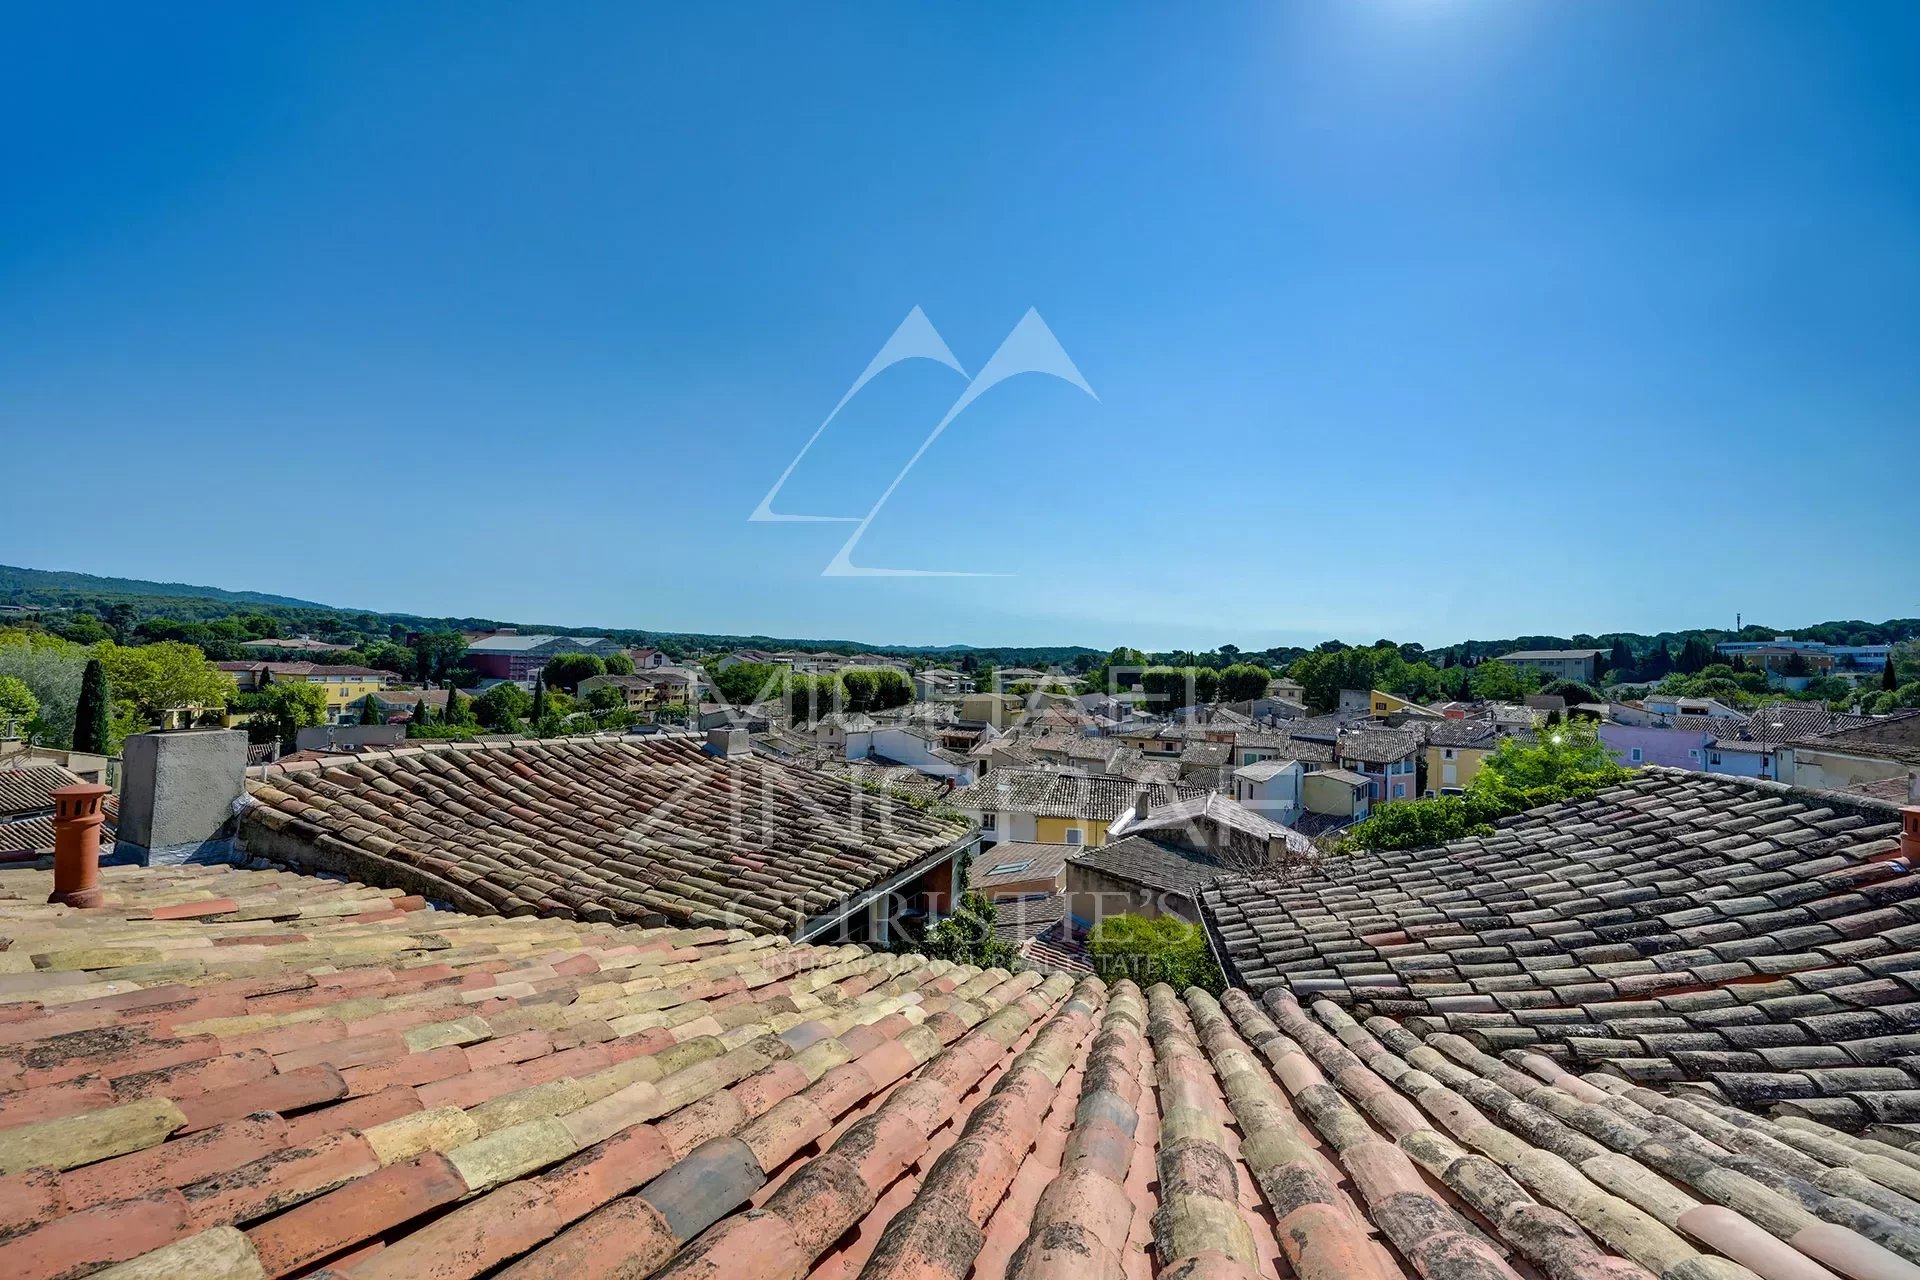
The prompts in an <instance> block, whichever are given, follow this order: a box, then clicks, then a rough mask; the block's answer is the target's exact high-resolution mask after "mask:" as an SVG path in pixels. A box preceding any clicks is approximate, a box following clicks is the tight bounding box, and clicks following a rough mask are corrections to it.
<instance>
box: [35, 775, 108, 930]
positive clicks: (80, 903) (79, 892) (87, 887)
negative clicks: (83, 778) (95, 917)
mask: <svg viewBox="0 0 1920 1280" xmlns="http://www.w3.org/2000/svg"><path fill="white" fill-rule="evenodd" d="M112 794H113V788H111V787H103V786H101V785H100V784H99V783H97V782H76V783H74V784H73V785H72V786H70V787H61V788H60V789H59V790H58V791H55V792H54V793H53V892H52V893H50V894H48V895H47V901H48V902H58V903H62V904H64V905H66V906H69V907H97V906H99V905H101V902H102V901H103V899H102V895H101V893H100V824H101V823H103V822H105V821H106V818H107V814H106V800H107V797H108V796H110V795H112Z"/></svg>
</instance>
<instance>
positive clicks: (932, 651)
mask: <svg viewBox="0 0 1920 1280" xmlns="http://www.w3.org/2000/svg"><path fill="white" fill-rule="evenodd" d="M0 604H10V605H37V606H41V607H57V608H68V609H79V610H84V611H91V612H97V613H102V614H104V613H105V612H107V611H108V610H109V609H112V608H113V607H114V606H116V605H124V606H130V607H132V608H133V609H134V611H135V612H136V614H137V615H138V616H139V617H140V618H143V619H145V618H156V617H165V618H175V619H179V620H181V621H205V620H208V619H213V618H223V617H226V616H227V615H229V614H232V613H235V612H257V613H264V614H267V615H269V616H271V617H273V618H274V619H275V620H276V621H277V622H279V623H280V625H281V634H283V635H286V634H299V633H305V634H312V635H316V636H322V637H324V638H327V639H334V640H341V641H344V642H348V643H353V642H357V641H360V640H369V639H387V638H389V637H390V636H392V635H394V634H396V633H405V632H410V631H447V630H453V631H478V630H487V629H491V628H494V627H503V626H517V627H519V628H520V629H521V630H522V631H543V632H553V633H555V634H558V635H603V636H612V637H614V638H615V639H617V640H619V641H621V642H622V643H625V644H648V645H657V646H660V647H661V648H664V649H667V650H669V651H672V652H676V653H678V652H701V651H711V650H716V649H804V650H807V651H809V652H828V653H876V652H878V653H895V654H914V655H918V656H921V657H926V658H933V659H941V658H951V659H952V660H953V661H955V662H958V661H960V660H961V659H963V658H965V657H967V656H969V655H971V656H972V657H974V658H975V659H976V660H979V661H982V662H986V663H989V664H991V665H1000V666H1006V665H1018V666H1037V667H1043V668H1044V667H1051V666H1062V667H1064V666H1069V665H1072V664H1073V662H1074V659H1076V658H1084V657H1088V656H1093V657H1103V656H1104V654H1105V651H1104V650H1096V649H1091V648H1087V647H1085V646H1082V645H1032V646H1029V645H964V644H955V645H887V644H878V643H874V642H871V641H862V640H819V639H811V638H808V637H805V636H770V635H721V634H711V633H706V632H697V631H651V630H646V629H641V628H633V627H592V626H577V625H575V626H569V625H562V624H556V623H548V622H539V621H525V620H522V621H515V620H512V619H506V618H479V617H464V618H452V617H428V616H425V615H422V614H412V613H377V612H373V611H370V610H361V609H347V608H341V607H339V606H335V605H326V604H318V603H316V602H314V601H311V600H298V599H295V598H293V597H291V596H279V595H271V594H268V593H265V592H259V591H228V590H225V589H223V588H220V587H204V586H195V585H192V584H189V583H183V582H149V581H146V580H144V579H140V578H108V577H100V576H97V575H94V574H90V573H69V572H60V571H54V570H47V569H25V568H19V567H16V566H12V565H0ZM1787 632H1792V633H1793V634H1794V635H1797V636H1799V637H1801V638H1802V639H1808V640H1822V641H1826V642H1828V643H1833V644H1872V643H1882V642H1890V641H1900V640H1908V639H1912V638H1914V637H1917V636H1920V619H1916V618H1890V619H1888V620H1887V621H1885V622H1865V621H1861V620H1858V619H1849V620H1845V621H1840V620H1830V621H1826V622H1818V623H1814V624H1812V625H1809V626H1799V627H1773V626H1768V625H1765V624H1760V623H1748V624H1747V625H1746V626H1745V627H1743V628H1742V629H1741V630H1740V632H1739V633H1738V636H1739V638H1742V639H1749V640H1755V639H1765V638H1767V637H1769V636H1772V635H1775V634H1785V633H1787ZM1734 636H1735V632H1734V631H1733V630H1732V629H1731V628H1725V629H1716V628H1699V629H1693V630H1678V631H1662V632H1659V633H1658V634H1654V635H1648V634H1643V633H1639V632H1630V631H1621V632H1614V631H1608V632H1602V633H1600V634H1597V635H1589V634H1585V633H1581V634H1576V635H1573V636H1549V635H1529V636H1514V637H1510V638H1506V639H1473V640H1462V641H1458V642H1455V643H1454V644H1452V645H1447V646H1440V647H1436V648H1434V649H1432V650H1431V651H1430V652H1432V653H1434V654H1436V655H1438V654H1440V653H1442V652H1444V651H1445V650H1447V649H1453V650H1456V651H1457V652H1456V656H1457V657H1460V658H1464V659H1467V660H1477V659H1480V658H1488V657H1495V656H1497V655H1499V654H1501V653H1505V652H1508V651H1509V650H1512V649H1546V648H1561V647H1568V646H1574V647H1586V646H1592V647H1595V648H1607V647H1608V646H1610V645H1611V644H1612V643H1613V642H1614V640H1615V639H1616V638H1617V639H1620V640H1624V641H1625V642H1626V644H1627V646H1628V648H1630V649H1631V650H1633V652H1634V653H1635V654H1644V653H1646V652H1648V651H1650V650H1651V649H1652V648H1653V646H1654V645H1655V644H1656V643H1657V644H1663V645H1666V646H1667V647H1669V648H1672V649H1677V648H1678V647H1679V646H1681V645H1683V644H1685V643H1686V641H1687V639H1688V638H1689V637H1698V638H1701V639H1705V640H1707V641H1709V642H1712V641H1714V640H1721V639H1731V638H1734ZM1417 647H1418V646H1409V648H1417ZM1234 652H1235V653H1236V654H1238V653H1240V651H1239V650H1235V651H1234ZM1303 652H1305V650H1303V649H1291V648H1289V649H1267V650H1255V651H1248V652H1247V653H1246V655H1245V656H1247V657H1251V658H1260V659H1263V660H1265V661H1267V662H1268V663H1269V664H1271V665H1277V664H1280V663H1285V662H1287V661H1290V660H1292V659H1293V658H1295V657H1297V656H1299V655H1300V654H1301V653H1303ZM1166 656H1167V657H1168V658H1169V659H1170V660H1173V661H1179V662H1186V661H1196V660H1201V659H1205V660H1208V661H1210V662H1218V663H1219V665H1226V663H1227V662H1230V661H1232V660H1233V658H1232V656H1231V655H1223V654H1221V653H1214V654H1194V655H1166ZM1412 660H1413V659H1412V658H1409V661H1412Z"/></svg>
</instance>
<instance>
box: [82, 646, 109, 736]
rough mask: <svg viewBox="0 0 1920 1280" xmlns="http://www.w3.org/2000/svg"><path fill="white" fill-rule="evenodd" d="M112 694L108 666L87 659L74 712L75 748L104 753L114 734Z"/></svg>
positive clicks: (93, 659)
mask: <svg viewBox="0 0 1920 1280" xmlns="http://www.w3.org/2000/svg"><path fill="white" fill-rule="evenodd" d="M112 698H113V695H112V690H111V687H110V686H109V685H108V683H107V668H106V666H105V665H104V664H103V663H102V662H101V661H100V659H98V658H88V659H87V667H86V670H85V671H84V672H82V673H81V676H80V701H79V703H78V705H77V706H76V707H75V708H74V713H73V749H74V750H75V751H90V752H93V753H94V754H96V755H104V754H106V751H107V744H108V742H109V741H111V739H112V737H113V701H112Z"/></svg>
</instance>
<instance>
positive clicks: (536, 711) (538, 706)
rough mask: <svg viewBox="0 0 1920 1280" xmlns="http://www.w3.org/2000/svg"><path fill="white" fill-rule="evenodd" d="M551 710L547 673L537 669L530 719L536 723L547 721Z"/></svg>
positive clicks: (534, 676) (534, 678) (534, 677)
mask: <svg viewBox="0 0 1920 1280" xmlns="http://www.w3.org/2000/svg"><path fill="white" fill-rule="evenodd" d="M551 710H552V708H551V707H550V706H549V704H548V699H547V678H546V676H545V674H543V673H541V672H538V671H536V672H534V675H533V713H532V714H531V715H530V716H529V717H528V719H530V720H532V721H533V723H534V724H536V725H537V724H541V723H543V722H545V720H546V718H547V714H548V712H549V711H551Z"/></svg>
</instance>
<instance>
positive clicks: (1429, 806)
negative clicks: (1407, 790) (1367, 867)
mask: <svg viewBox="0 0 1920 1280" xmlns="http://www.w3.org/2000/svg"><path fill="white" fill-rule="evenodd" d="M1497 816H1499V815H1497V814H1493V813H1490V812H1488V811H1487V810H1486V809H1485V808H1484V807H1483V806H1481V805H1479V804H1477V803H1475V802H1474V801H1473V800H1472V799H1471V798H1469V797H1467V796H1436V797H1434V798H1433V799H1431V800H1412V801H1408V802H1407V803H1405V804H1384V805H1381V806H1380V807H1379V808H1378V809H1375V810H1374V811H1373V813H1372V814H1371V815H1370V816H1369V817H1367V818H1366V819H1364V820H1363V821H1360V822H1357V823H1355V824H1354V825H1353V826H1352V827H1349V828H1348V829H1347V834H1346V836H1345V837H1344V838H1343V839H1342V840H1341V848H1343V849H1348V850H1355V849H1425V848H1428V847H1430V846H1432V845H1438V844H1446V843H1448V842H1449V841H1453V840H1459V839H1462V838H1464V837H1466V836H1476V835H1492V834H1493V827H1492V825H1491V822H1490V819H1491V818H1493V817H1497Z"/></svg>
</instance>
